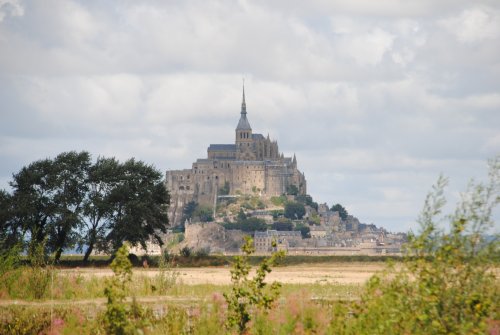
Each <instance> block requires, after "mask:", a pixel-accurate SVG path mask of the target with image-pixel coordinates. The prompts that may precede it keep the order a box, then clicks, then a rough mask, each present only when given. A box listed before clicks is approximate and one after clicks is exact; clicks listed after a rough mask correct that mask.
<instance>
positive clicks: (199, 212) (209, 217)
mask: <svg viewBox="0 0 500 335" xmlns="http://www.w3.org/2000/svg"><path fill="white" fill-rule="evenodd" d="M193 217H195V218H196V219H198V220H199V221H200V222H211V221H213V220H214V216H213V211H212V208H210V207H208V206H200V205H198V206H197V207H196V210H195V211H194V213H193Z"/></svg>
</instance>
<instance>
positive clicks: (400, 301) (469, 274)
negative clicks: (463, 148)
mask: <svg viewBox="0 0 500 335" xmlns="http://www.w3.org/2000/svg"><path fill="white" fill-rule="evenodd" d="M446 184H447V181H446V180H445V179H444V178H440V179H439V180H438V182H437V184H436V186H435V187H434V189H433V191H432V192H431V193H430V194H429V195H428V197H427V199H426V201H425V205H424V209H423V211H422V214H421V215H420V218H419V223H420V227H421V231H420V233H419V234H417V235H413V234H411V235H410V237H409V243H408V246H407V256H406V258H405V260H404V263H403V266H402V268H401V270H400V271H397V270H396V269H395V268H393V269H389V270H388V272H387V274H386V275H380V276H374V277H373V278H372V279H371V280H370V282H369V283H368V285H367V288H366V292H365V293H364V294H363V295H362V297H361V302H360V303H358V304H356V306H355V308H354V318H353V319H352V321H353V322H351V325H350V326H351V327H352V329H353V332H352V333H371V334H404V333H411V334H484V333H486V332H487V330H488V320H499V317H500V311H499V309H498V306H500V291H499V290H500V285H499V282H498V278H496V276H495V268H494V265H493V264H492V261H491V258H492V256H493V255H494V254H495V253H497V252H498V248H499V243H498V239H494V240H492V241H485V240H484V239H483V238H484V236H485V233H486V232H487V231H488V229H490V228H491V226H492V225H493V224H494V223H493V221H492V219H491V213H492V210H493V208H494V207H495V206H496V205H497V204H498V203H499V201H500V197H499V196H498V194H499V191H500V160H499V159H496V160H495V161H493V162H492V163H491V169H490V181H489V184H487V185H483V184H474V183H471V184H470V186H469V189H468V191H467V192H466V193H465V194H463V195H462V201H461V203H460V204H459V205H458V208H457V209H456V211H455V213H454V214H452V215H449V216H447V218H448V220H449V228H448V230H441V229H440V226H439V222H440V221H439V220H437V219H436V217H438V216H439V215H440V214H441V212H442V208H443V206H444V205H445V198H444V187H445V186H446Z"/></svg>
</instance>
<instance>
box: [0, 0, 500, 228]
mask: <svg viewBox="0 0 500 335" xmlns="http://www.w3.org/2000/svg"><path fill="white" fill-rule="evenodd" d="M243 77H245V89H246V102H247V111H248V119H249V121H250V124H251V126H252V128H253V131H254V133H262V134H264V135H267V134H268V133H269V135H270V136H271V138H273V139H276V140H278V143H279V146H280V150H282V151H283V152H284V153H285V155H288V156H290V155H293V154H294V153H295V154H296V155H297V160H298V165H299V169H300V170H301V171H303V172H304V173H305V175H306V179H307V181H308V192H309V193H310V194H311V195H312V196H313V198H314V199H315V200H316V201H317V202H327V203H328V204H329V205H332V204H333V203H337V202H338V203H341V204H343V205H344V206H345V207H346V208H347V209H348V211H349V212H350V213H352V214H354V215H355V216H357V217H358V218H359V219H360V220H361V221H362V222H365V223H375V224H377V225H380V226H384V227H386V228H388V229H389V230H392V231H407V230H408V229H409V228H415V227H416V225H415V223H414V222H415V219H416V217H417V215H418V213H419V211H420V209H421V208H422V205H423V201H424V197H425V194H426V193H427V191H428V190H429V189H430V187H431V185H432V184H433V183H434V182H435V181H436V179H437V177H438V176H439V174H440V173H443V174H444V175H446V176H448V177H450V187H449V194H448V196H449V200H450V202H451V203H455V202H456V201H457V200H458V192H459V191H461V190H463V189H464V187H465V185H466V183H467V182H468V180H469V179H470V178H472V177H474V178H476V179H481V178H483V177H484V176H485V175H486V171H487V169H486V162H487V160H488V159H489V158H492V157H494V156H495V155H497V154H499V153H500V2H499V1H498V0H492V1H486V0H485V1H461V0H449V1H448V0H439V1H436V0H415V1H402V0H399V1H398V0H378V1H373V0H340V1H334V0H324V1H320V0H318V1H298V0H297V1H293V0H281V1H280V0H278V1H265V0H261V1H259V0H257V1H244V0H242V1H205V0H200V1H114V2H112V1H51V0H44V1H23V0H0V117H1V119H0V188H6V189H9V186H8V182H9V181H10V180H11V176H12V173H14V172H17V171H19V170H20V169H21V167H23V166H24V165H26V164H29V163H30V162H32V161H34V160H37V159H41V158H46V157H54V156H55V155H57V154H58V153H60V152H63V151H69V150H77V151H80V150H87V151H89V152H91V153H92V155H93V157H94V158H96V157H97V156H99V155H102V156H107V157H109V156H114V157H117V158H119V159H121V160H125V159H128V158H130V157H135V158H137V159H140V160H143V161H145V162H148V163H151V164H154V165H155V166H156V167H157V168H158V169H160V170H162V171H165V170H167V169H181V168H190V167H191V164H192V162H193V161H194V160H195V159H196V158H201V157H205V156H206V149H207V147H208V145H209V144H210V143H232V142H233V141H234V129H235V127H236V125H237V122H238V119H239V112H240V103H241V86H242V78H243ZM497 214H498V213H497Z"/></svg>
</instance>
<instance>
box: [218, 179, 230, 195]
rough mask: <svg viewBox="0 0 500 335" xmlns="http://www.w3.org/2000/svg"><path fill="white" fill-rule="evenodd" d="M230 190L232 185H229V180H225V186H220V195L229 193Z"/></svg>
mask: <svg viewBox="0 0 500 335" xmlns="http://www.w3.org/2000/svg"><path fill="white" fill-rule="evenodd" d="M229 192H230V186H229V182H228V181H225V182H224V186H222V187H220V188H219V192H218V193H219V195H228V194H229Z"/></svg>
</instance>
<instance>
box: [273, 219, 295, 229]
mask: <svg viewBox="0 0 500 335" xmlns="http://www.w3.org/2000/svg"><path fill="white" fill-rule="evenodd" d="M272 228H273V229H274V230H281V231H290V230H293V223H292V222H291V221H290V220H278V221H275V222H273V225H272Z"/></svg>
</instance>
